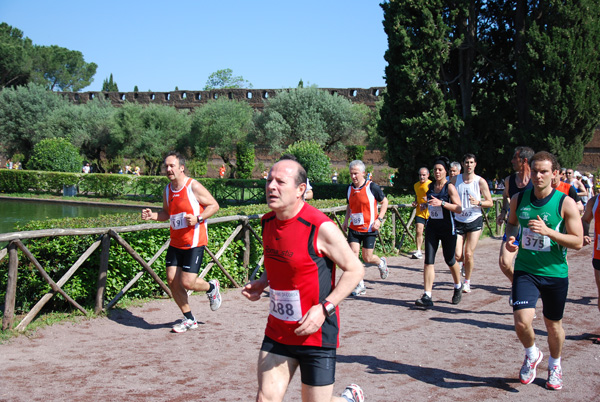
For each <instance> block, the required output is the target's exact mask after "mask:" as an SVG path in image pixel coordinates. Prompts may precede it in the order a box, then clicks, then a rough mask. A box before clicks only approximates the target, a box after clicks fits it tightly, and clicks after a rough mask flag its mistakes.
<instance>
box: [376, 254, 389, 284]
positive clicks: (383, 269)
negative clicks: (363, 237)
mask: <svg viewBox="0 0 600 402" xmlns="http://www.w3.org/2000/svg"><path fill="white" fill-rule="evenodd" d="M377 268H379V276H380V277H381V279H385V278H387V277H388V275H389V274H390V269H389V268H388V265H387V259H386V258H385V257H381V263H380V265H379V266H378V267H377Z"/></svg>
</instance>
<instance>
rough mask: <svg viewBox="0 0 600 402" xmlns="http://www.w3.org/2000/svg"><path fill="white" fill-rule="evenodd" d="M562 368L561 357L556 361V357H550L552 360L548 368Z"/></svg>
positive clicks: (549, 361) (549, 360)
mask: <svg viewBox="0 0 600 402" xmlns="http://www.w3.org/2000/svg"><path fill="white" fill-rule="evenodd" d="M554 366H556V367H560V357H559V358H558V359H555V358H554V357H552V356H550V358H549V359H548V367H549V368H552V367H554Z"/></svg>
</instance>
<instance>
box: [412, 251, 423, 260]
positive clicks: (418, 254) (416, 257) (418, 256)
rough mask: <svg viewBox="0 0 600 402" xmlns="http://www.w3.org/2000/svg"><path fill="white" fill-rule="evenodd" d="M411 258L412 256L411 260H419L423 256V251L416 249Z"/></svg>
mask: <svg viewBox="0 0 600 402" xmlns="http://www.w3.org/2000/svg"><path fill="white" fill-rule="evenodd" d="M412 258H413V260H414V259H417V260H420V259H421V258H423V253H421V251H420V250H418V251H417V252H416V253H414V254H413V255H412Z"/></svg>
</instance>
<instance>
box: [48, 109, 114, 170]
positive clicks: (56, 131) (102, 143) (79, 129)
mask: <svg viewBox="0 0 600 402" xmlns="http://www.w3.org/2000/svg"><path fill="white" fill-rule="evenodd" d="M115 112H116V109H115V108H114V107H113V106H112V105H111V103H110V101H109V100H107V99H102V97H97V98H94V99H93V100H92V101H90V102H87V103H84V104H80V105H73V104H70V103H67V104H64V105H61V106H60V107H58V108H57V109H54V110H52V111H51V112H49V113H48V115H47V116H46V118H45V119H44V120H43V121H42V122H40V123H39V124H38V125H37V132H38V134H39V135H40V136H41V137H43V138H52V137H64V138H67V139H68V140H69V141H70V142H71V143H72V144H73V145H75V146H76V147H77V148H79V149H80V152H81V154H82V155H84V156H85V158H86V159H87V160H89V161H90V162H92V163H93V164H94V165H95V167H96V168H97V171H98V172H101V173H104V172H106V171H107V170H108V165H107V162H108V161H107V160H106V157H108V158H114V157H116V156H118V155H111V154H110V152H109V149H111V144H112V142H113V141H114V138H113V134H114V131H115V121H114V119H113V116H114V114H115ZM112 148H113V149H114V148H116V147H112Z"/></svg>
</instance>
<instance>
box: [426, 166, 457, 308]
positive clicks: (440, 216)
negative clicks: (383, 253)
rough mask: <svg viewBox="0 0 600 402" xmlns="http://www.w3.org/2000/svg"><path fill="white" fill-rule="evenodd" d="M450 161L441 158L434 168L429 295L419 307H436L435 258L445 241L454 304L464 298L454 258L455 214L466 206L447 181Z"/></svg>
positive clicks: (429, 199) (429, 201) (430, 193)
mask: <svg viewBox="0 0 600 402" xmlns="http://www.w3.org/2000/svg"><path fill="white" fill-rule="evenodd" d="M449 163H450V161H449V160H448V158H445V157H439V158H438V159H437V160H436V161H435V163H434V165H433V176H434V178H435V181H433V182H432V183H431V184H430V185H429V191H427V205H428V210H429V219H428V220H427V226H425V266H424V269H423V280H424V288H425V293H424V294H423V296H422V297H421V298H420V299H418V300H417V301H416V302H415V304H416V305H417V306H419V307H426V308H427V307H432V306H433V301H432V299H431V290H432V288H433V281H434V279H435V268H434V263H435V254H436V253H437V249H438V245H439V243H440V241H441V243H442V247H443V252H444V260H445V261H446V264H448V267H450V271H451V272H452V279H453V281H454V285H455V286H454V294H453V296H452V303H453V304H458V303H460V300H461V298H462V284H461V281H460V266H459V265H458V263H457V262H456V259H455V258H454V253H455V250H456V232H455V231H454V217H453V215H452V213H457V214H458V213H460V212H461V211H462V206H461V202H460V197H459V195H458V192H457V191H456V188H455V187H454V185H453V184H451V183H449V182H448V180H446V174H447V173H446V172H447V171H448V165H449Z"/></svg>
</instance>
